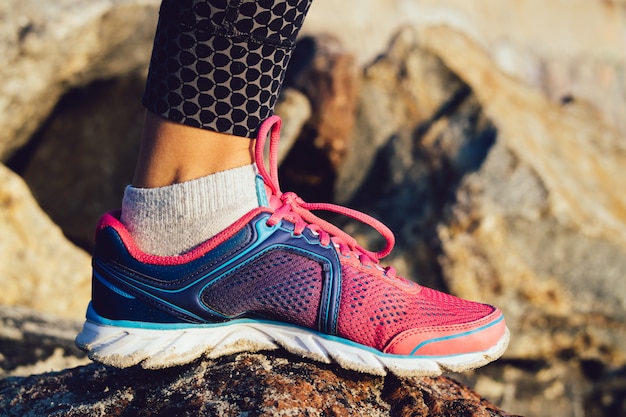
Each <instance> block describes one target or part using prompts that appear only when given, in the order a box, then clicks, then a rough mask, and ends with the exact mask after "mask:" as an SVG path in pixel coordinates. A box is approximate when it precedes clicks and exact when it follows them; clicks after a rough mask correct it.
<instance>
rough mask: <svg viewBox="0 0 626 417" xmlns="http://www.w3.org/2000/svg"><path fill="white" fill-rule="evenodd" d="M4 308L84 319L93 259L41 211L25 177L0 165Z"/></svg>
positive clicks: (0, 270)
mask: <svg viewBox="0 0 626 417" xmlns="http://www.w3.org/2000/svg"><path fill="white" fill-rule="evenodd" d="M0 184H2V185H1V186H0V236H1V238H0V276H1V277H2V291H0V304H6V305H22V306H28V307H32V308H35V309H37V310H39V311H42V312H48V313H53V314H56V315H59V316H63V317H73V318H75V319H78V318H81V317H83V315H84V312H85V308H86V306H87V302H88V301H89V296H90V285H91V281H90V278H91V271H90V259H89V256H88V255H87V254H86V253H85V252H84V251H82V250H80V249H78V248H76V247H75V246H74V245H73V244H72V243H70V242H69V241H68V240H67V239H66V238H65V237H64V236H63V232H62V231H61V229H60V228H59V227H58V226H57V225H56V224H54V223H53V222H52V221H51V220H50V218H49V217H48V216H47V215H46V213H44V212H43V210H42V209H41V208H40V207H39V205H38V204H37V202H36V200H35V199H34V198H33V196H32V194H31V192H30V190H29V189H28V186H27V185H26V183H25V182H24V180H23V179H22V178H20V177H19V176H18V175H16V174H15V173H14V172H13V171H11V170H10V169H8V168H7V167H5V166H4V165H2V164H0Z"/></svg>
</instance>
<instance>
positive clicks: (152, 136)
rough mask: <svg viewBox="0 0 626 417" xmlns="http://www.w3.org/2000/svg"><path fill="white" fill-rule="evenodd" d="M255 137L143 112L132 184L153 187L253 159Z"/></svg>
mask: <svg viewBox="0 0 626 417" xmlns="http://www.w3.org/2000/svg"><path fill="white" fill-rule="evenodd" d="M253 148H254V140H251V139H249V138H243V137H238V136H233V135H229V134H224V133H218V132H214V131H211V130H206V129H200V128H195V127H190V126H186V125H183V124H179V123H175V122H172V121H169V120H167V119H164V118H162V117H159V116H156V115H155V114H153V113H152V112H150V111H146V117H145V121H144V129H143V134H142V137H141V148H140V151H139V158H138V160H137V166H136V169H135V176H134V178H133V184H132V185H133V186H134V187H138V188H155V187H164V186H166V185H171V184H178V183H181V182H185V181H190V180H194V179H197V178H200V177H204V176H206V175H210V174H214V173H216V172H221V171H226V170H229V169H233V168H239V167H242V166H244V165H249V164H251V163H252V162H253V155H252V149H253Z"/></svg>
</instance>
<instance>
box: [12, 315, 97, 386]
mask: <svg viewBox="0 0 626 417" xmlns="http://www.w3.org/2000/svg"><path fill="white" fill-rule="evenodd" d="M0 323H2V325H1V327H0V378H5V377H7V376H16V375H17V376H22V375H24V376H25V375H31V374H35V373H42V372H50V371H60V370H62V369H65V368H70V367H75V366H79V365H85V364H87V363H89V360H88V359H87V358H86V356H85V354H84V353H83V352H82V351H80V350H78V348H77V347H76V345H75V344H74V338H75V337H76V334H77V333H78V332H79V331H80V329H81V326H82V320H80V321H79V320H68V319H63V318H60V317H58V316H55V315H52V314H49V313H39V312H37V311H34V310H31V309H28V308H25V307H19V306H17V307H11V306H2V305H0Z"/></svg>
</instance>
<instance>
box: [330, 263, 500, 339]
mask: <svg viewBox="0 0 626 417" xmlns="http://www.w3.org/2000/svg"><path fill="white" fill-rule="evenodd" d="M342 271H343V280H342V284H341V307H340V310H339V321H338V335H339V336H341V337H345V338H347V339H351V340H353V341H355V342H358V343H361V344H364V345H368V346H372V347H374V348H376V349H378V350H383V348H384V347H385V346H386V345H387V343H388V342H389V341H390V340H391V339H392V338H393V337H394V336H396V335H397V334H399V333H401V332H403V331H405V330H409V329H412V328H418V327H419V328H426V327H432V326H446V325H455V324H462V323H469V322H472V321H475V320H478V319H480V318H482V317H485V316H486V315H488V314H490V313H491V312H492V311H493V307H491V306H489V305H485V304H480V303H475V302H472V301H467V300H463V299H460V298H457V297H454V296H452V295H449V294H445V293H442V292H439V291H436V290H432V289H430V288H427V287H419V288H420V290H419V291H416V292H409V291H405V290H402V289H400V288H398V287H396V286H395V285H393V284H392V283H391V282H390V281H389V280H388V279H386V278H382V277H380V276H374V275H370V274H367V273H365V272H362V271H359V270H358V269H356V268H354V267H352V266H349V265H344V266H343V268H342Z"/></svg>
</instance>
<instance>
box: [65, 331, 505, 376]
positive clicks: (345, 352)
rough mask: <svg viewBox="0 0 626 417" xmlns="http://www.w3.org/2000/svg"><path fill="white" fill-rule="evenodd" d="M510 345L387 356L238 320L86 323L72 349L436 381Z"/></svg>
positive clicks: (151, 363)
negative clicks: (256, 357)
mask: <svg viewBox="0 0 626 417" xmlns="http://www.w3.org/2000/svg"><path fill="white" fill-rule="evenodd" d="M508 342H509V330H508V329H506V332H505V334H504V335H503V336H502V338H501V339H500V340H499V341H498V343H497V344H496V345H495V346H493V347H492V348H490V349H489V350H487V351H484V352H477V353H468V354H462V355H454V356H438V357H432V356H401V355H389V354H385V353H382V352H379V351H376V350H375V349H371V348H368V347H366V346H362V345H358V344H356V343H351V342H349V341H344V340H343V339H340V338H337V337H333V336H327V335H323V334H319V333H315V332H311V331H307V330H305V329H302V328H297V327H292V326H282V325H280V324H274V323H266V322H254V321H252V322H251V321H242V322H235V323H230V324H228V325H225V326H212V327H197V328H184V329H180V328H179V329H166V330H162V329H158V330H156V329H145V328H134V327H118V326H110V325H105V324H99V323H94V322H92V321H86V322H85V324H84V326H83V329H82V331H81V332H80V334H79V335H78V336H77V338H76V345H77V346H78V347H79V348H80V349H82V350H84V351H85V352H87V354H88V355H89V357H90V358H91V359H92V360H94V361H97V362H101V363H104V364H107V365H111V366H115V367H117V368H127V367H130V366H134V365H141V366H142V367H143V368H146V369H160V368H168V367H171V366H176V365H183V364H187V363H189V362H191V361H193V360H195V359H198V358H200V357H206V358H218V357H221V356H225V355H231V354H235V353H240V352H257V351H261V350H275V349H279V348H284V349H286V350H287V351H289V352H291V353H293V354H296V355H298V356H301V357H304V358H308V359H312V360H315V361H318V362H322V363H333V362H335V363H337V364H339V365H340V366H341V367H342V368H344V369H349V370H354V371H359V372H364V373H369V374H373V375H381V376H384V375H386V374H387V373H388V372H391V373H393V374H395V375H397V376H400V377H408V376H437V375H440V374H441V373H443V372H446V371H453V372H461V371H465V370H469V369H474V368H478V367H480V366H483V365H485V364H487V363H489V362H491V361H494V360H496V359H497V358H499V357H500V356H501V355H502V354H503V353H504V351H505V350H506V347H507V345H508Z"/></svg>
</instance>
